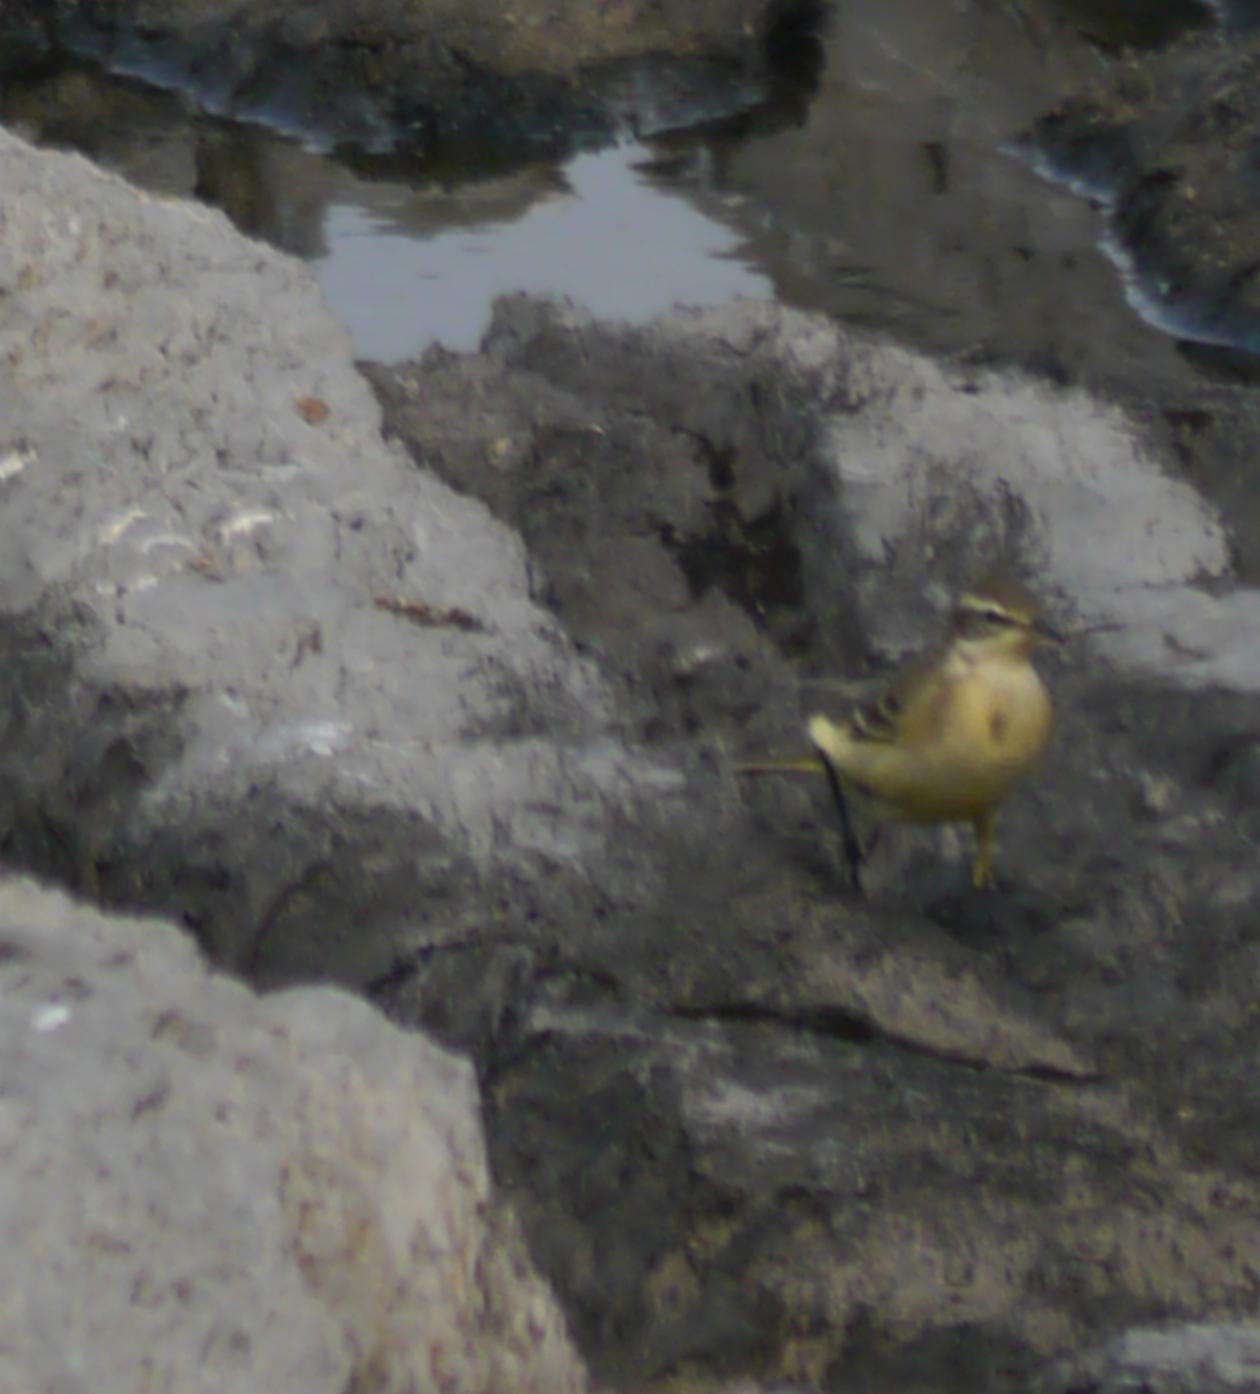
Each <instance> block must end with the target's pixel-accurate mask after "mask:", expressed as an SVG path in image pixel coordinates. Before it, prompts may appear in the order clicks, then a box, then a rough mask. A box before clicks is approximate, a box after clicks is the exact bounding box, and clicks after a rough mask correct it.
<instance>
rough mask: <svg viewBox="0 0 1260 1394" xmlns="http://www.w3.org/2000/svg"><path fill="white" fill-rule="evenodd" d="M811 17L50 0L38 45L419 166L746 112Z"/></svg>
mask: <svg viewBox="0 0 1260 1394" xmlns="http://www.w3.org/2000/svg"><path fill="white" fill-rule="evenodd" d="M817 9H818V7H817V5H816V4H815V3H814V2H813V0H704V2H703V3H685V4H684V3H671V4H666V5H661V4H658V3H649V2H648V0H634V3H631V4H626V5H621V6H619V7H618V8H617V9H616V11H615V12H610V11H609V10H608V9H607V8H605V9H592V8H591V7H590V6H589V5H586V4H582V3H580V0H566V3H563V4H559V5H557V4H553V3H546V4H541V3H537V2H536V0H518V3H515V4H512V5H509V6H504V5H502V4H500V3H497V0H493V2H490V3H481V0H478V2H477V3H462V0H461V3H449V0H427V3H424V4H409V5H399V4H397V3H393V0H382V3H379V4H363V3H356V4H352V5H351V4H344V3H338V0H329V2H328V3H326V4H322V5H316V6H312V5H302V6H297V7H295V6H293V5H291V4H288V3H286V2H285V0H274V2H273V3H266V4H248V5H243V4H237V5H231V6H227V7H225V6H223V5H220V4H206V3H204V0H139V3H136V2H135V0H58V3H57V4H55V5H50V6H46V7H44V10H43V13H42V16H41V18H40V20H39V28H38V30H37V33H38V34H39V35H42V36H43V37H44V38H45V40H46V41H47V43H48V45H49V46H50V47H51V46H54V45H55V46H59V47H63V48H66V49H69V50H70V51H72V52H76V53H79V54H85V55H89V54H90V55H92V56H94V57H96V58H99V59H100V60H102V61H104V62H105V63H107V64H108V65H109V66H111V67H114V68H117V69H119V70H121V71H124V72H133V73H141V74H143V75H144V76H146V77H147V78H149V79H150V80H151V81H155V82H158V83H160V84H162V85H165V86H176V87H179V88H181V89H182V90H185V91H188V92H190V93H192V94H193V95H195V96H196V97H197V99H198V100H199V101H200V102H201V103H202V104H204V105H206V106H208V107H209V108H210V109H212V110H214V111H217V112H221V113H225V114H231V115H234V116H237V117H241V118H245V119H250V120H262V121H265V122H267V123H269V124H278V125H280V126H283V127H286V128H292V129H297V130H300V131H302V132H304V133H306V134H308V135H316V136H319V137H322V138H323V139H326V140H330V141H333V142H343V141H344V142H347V143H352V144H355V145H364V146H367V147H369V148H372V147H375V148H381V147H388V146H392V145H396V144H405V145H407V146H408V147H409V148H411V149H412V150H413V151H418V152H421V153H422V154H423V155H424V156H425V158H427V159H429V160H434V159H437V158H439V156H440V153H441V150H442V149H445V148H446V147H452V146H453V147H466V146H468V145H469V144H470V143H473V144H476V143H481V142H484V141H486V140H488V139H495V140H496V141H498V142H499V143H501V144H504V145H520V144H524V145H529V146H534V147H538V146H543V147H556V148H568V147H569V146H570V145H571V144H573V143H574V142H575V141H578V142H580V140H581V139H582V138H583V136H585V137H586V138H588V139H589V138H607V137H608V135H609V134H610V133H611V132H612V131H613V130H615V129H617V128H618V127H619V126H620V125H623V124H630V125H633V126H634V127H636V128H638V129H641V130H643V129H660V128H663V127H667V126H670V125H678V124H686V123H687V122H688V121H694V120H696V119H698V118H699V117H700V116H702V115H704V116H712V115H714V114H717V110H718V107H719V106H721V105H722V104H725V107H726V110H728V111H729V110H734V109H740V108H744V107H747V106H750V105H755V104H756V103H757V102H758V101H759V100H761V99H762V98H763V97H764V95H765V91H766V82H767V80H768V62H769V59H770V56H771V49H772V48H773V47H774V45H775V44H776V43H781V42H782V36H783V35H784V34H785V33H787V32H790V31H794V30H797V29H800V28H802V27H809V26H811V25H812V24H813V23H815V22H816V19H817ZM32 24H33V21H32V19H31V17H30V12H29V11H28V10H26V9H22V8H21V7H19V8H18V9H17V10H16V11H14V12H13V13H11V14H10V13H8V12H7V11H6V12H0V36H5V35H11V36H12V37H13V38H14V39H17V38H19V37H21V36H22V35H27V34H29V32H30V31H31V29H32ZM649 74H650V75H651V81H650V82H649V83H647V84H645V82H644V78H645V77H646V76H648V75H649ZM645 86H650V87H651V89H652V92H651V95H650V96H648V95H647V94H646V92H645ZM448 153H450V152H448ZM452 163H458V160H457V158H454V157H452Z"/></svg>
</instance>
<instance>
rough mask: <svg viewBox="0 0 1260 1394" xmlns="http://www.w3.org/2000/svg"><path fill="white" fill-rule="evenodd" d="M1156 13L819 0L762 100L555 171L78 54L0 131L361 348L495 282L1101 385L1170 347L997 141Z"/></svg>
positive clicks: (1070, 214) (1083, 226) (383, 356)
mask: <svg viewBox="0 0 1260 1394" xmlns="http://www.w3.org/2000/svg"><path fill="white" fill-rule="evenodd" d="M1164 8H1165V10H1166V12H1167V13H1166V15H1165V17H1164V19H1162V20H1161V21H1160V23H1161V25H1162V26H1163V27H1162V28H1161V29H1160V30H1159V31H1157V32H1154V31H1153V32H1151V33H1144V32H1141V31H1135V30H1134V28H1133V25H1134V19H1133V14H1132V10H1133V7H1132V6H1123V5H1122V6H1114V5H1113V6H1110V7H1109V6H1107V5H1105V4H1102V5H1099V4H1091V5H1083V4H1081V3H1079V0H1059V3H1057V4H1054V3H1038V4H1036V5H1031V4H1022V3H1018V0H1008V2H1007V3H1001V4H996V3H992V0H957V3H953V4H949V5H941V4H940V3H939V0H846V3H844V4H837V5H835V6H833V8H832V19H831V22H830V25H829V28H828V30H827V31H826V33H825V34H824V36H823V42H822V43H820V44H817V45H816V50H817V52H816V57H815V60H814V61H813V62H812V63H802V64H800V69H801V71H800V72H799V73H798V74H794V75H792V76H791V79H790V80H788V81H785V82H784V83H782V84H781V89H782V90H780V91H778V93H777V95H776V96H775V97H774V98H772V99H771V100H769V101H768V102H766V103H765V104H764V105H763V107H762V108H761V109H758V110H756V111H753V112H751V113H746V114H745V115H743V116H741V117H738V118H734V119H729V118H728V119H726V120H724V121H712V122H710V123H708V124H707V125H701V126H698V127H696V128H693V129H690V130H684V131H677V132H673V133H668V132H662V133H660V134H658V135H657V136H655V137H654V138H653V139H651V140H643V141H642V142H640V143H622V144H619V145H615V146H612V147H610V148H604V149H602V150H579V151H577V152H576V153H574V154H572V156H571V157H570V158H568V159H561V158H556V157H554V156H551V157H546V158H538V159H535V160H532V161H530V160H522V159H520V158H511V159H509V158H508V157H505V155H504V153H503V152H501V151H497V152H496V151H494V150H487V151H485V152H481V153H480V154H478V155H477V156H476V157H474V158H470V159H469V161H468V163H467V166H466V167H462V168H460V169H458V170H452V169H450V168H449V167H448V168H445V169H442V170H435V169H432V168H427V167H426V166H425V165H424V164H423V162H422V161H420V160H419V159H418V158H409V157H408V155H407V153H406V152H405V151H399V152H396V153H394V154H392V155H369V154H366V153H364V152H353V151H351V152H342V153H341V154H340V155H332V154H329V153H327V152H325V151H320V150H317V149H314V148H311V147H309V146H306V145H304V144H303V143H302V142H301V141H300V140H298V139H295V138H293V137H291V136H286V135H283V134H280V133H277V132H273V131H268V130H265V129H263V128H261V127H259V126H257V125H250V124H246V123H241V122H234V121H232V120H230V119H228V118H225V117H223V116H221V115H210V114H208V113H205V112H203V111H199V110H197V109H196V108H195V107H194V106H193V105H192V104H191V103H190V102H189V101H187V100H186V99H185V98H183V97H181V96H180V95H179V94H177V93H172V92H168V91H163V90H161V89H160V88H159V87H157V86H154V85H152V84H146V83H145V82H143V81H141V80H138V79H136V78H123V77H119V76H111V75H108V74H106V73H103V72H101V71H100V70H98V69H94V68H92V67H91V66H89V65H86V64H74V63H71V64H66V65H64V66H62V67H60V68H58V69H55V70H47V71H44V72H42V73H40V74H37V75H32V76H30V77H28V78H25V79H22V80H21V81H17V82H9V83H7V84H5V85H4V86H3V87H0V121H3V122H4V123H5V124H6V125H9V126H11V127H13V128H15V129H17V130H18V131H19V132H21V133H23V134H26V135H27V136H28V137H30V138H32V139H35V140H38V141H42V142H44V143H47V144H52V145H59V146H65V147H71V148H77V149H80V150H83V151H84V152H85V153H88V154H89V155H91V156H92V158H94V159H96V160H97V161H98V162H100V163H102V164H104V165H106V166H109V167H112V168H115V169H117V170H119V171H120V172H122V173H123V174H125V175H126V176H127V177H128V178H130V179H132V180H133V181H135V182H137V183H139V184H141V185H143V186H145V187H149V188H152V189H156V190H159V191H161V192H165V193H170V194H177V195H185V196H196V197H200V198H203V199H205V200H207V201H209V202H212V203H215V204H218V205H219V206H220V207H222V208H224V209H225V210H226V211H227V213H228V214H229V216H230V217H232V219H233V220H234V221H235V222H236V223H237V224H238V226H240V227H241V228H242V229H243V230H244V231H246V232H248V233H251V234H252V235H254V236H257V237H260V238H263V239H265V240H267V241H270V242H272V243H274V244H276V245H278V246H280V247H282V248H284V249H285V250H288V251H291V252H293V253H294V254H296V255H298V256H301V257H303V258H305V259H306V260H307V261H309V262H310V264H311V265H312V267H313V269H314V272H315V274H316V276H317V277H318V278H319V281H320V283H321V285H322V286H323V288H324V290H325V293H326V295H327V297H328V300H329V302H330V304H331V305H332V307H333V309H334V311H335V312H336V313H337V315H338V316H339V317H340V318H341V319H342V320H343V321H344V323H345V324H346V325H347V326H348V327H349V329H350V332H351V334H352V335H353V339H354V344H355V349H356V352H357V353H358V354H360V355H361V356H363V357H368V358H375V359H380V360H385V361H394V360H398V359H402V358H405V357H407V356H410V355H412V354H415V353H416V352H418V351H420V350H422V349H423V348H424V347H425V346H426V345H427V344H429V343H432V342H433V341H435V340H437V341H440V342H442V343H444V344H446V345H447V346H449V347H451V348H455V349H466V348H471V347H473V346H474V345H475V344H476V342H477V339H478V336H479V335H480V333H481V332H482V329H483V328H484V326H485V324H486V320H487V317H488V313H489V306H490V303H491V301H492V300H493V298H494V296H495V295H497V294H499V293H502V292H504V291H510V290H521V289H525V290H533V291H545V292H551V293H555V294H561V295H568V296H571V297H573V298H574V299H575V300H578V301H580V302H581V303H583V304H585V305H586V306H588V307H589V308H590V309H592V310H593V311H595V312H596V313H598V314H601V315H606V316H612V317H620V318H627V319H644V318H647V317H649V316H651V315H653V314H655V313H657V312H658V311H660V310H661V309H663V308H665V307H666V306H668V305H670V304H674V303H679V302H681V303H686V304H701V303H712V302H714V301H722V300H725V299H727V298H729V297H731V296H734V295H740V294H751V295H774V296H777V297H778V298H779V299H781V300H784V301H787V302H789V303H792V304H794V305H798V306H800V307H803V308H807V309H820V310H824V311H826V312H828V313H831V314H833V315H836V316H838V317H840V318H842V319H844V320H846V321H847V322H850V323H860V324H864V325H868V326H873V327H875V328H877V329H882V330H888V331H890V332H893V333H895V334H896V335H897V336H898V337H901V338H904V339H906V340H908V341H910V342H914V343H917V344H919V345H921V346H923V347H925V348H928V349H930V350H932V351H935V352H947V353H951V354H959V353H962V354H967V355H971V356H973V357H982V358H986V359H989V360H1000V361H1010V362H1015V363H1020V364H1024V365H1027V366H1030V367H1033V368H1034V369H1038V370H1048V371H1050V372H1052V373H1053V374H1055V375H1056V376H1061V375H1065V374H1066V375H1067V376H1069V377H1072V378H1075V379H1079V380H1084V381H1089V382H1091V383H1093V384H1094V385H1102V386H1103V387H1106V386H1108V385H1109V384H1112V383H1115V384H1118V385H1120V386H1124V385H1126V384H1132V383H1133V382H1135V381H1140V382H1149V381H1152V380H1159V379H1160V378H1161V377H1166V376H1167V375H1169V374H1171V373H1174V372H1175V373H1181V372H1182V371H1183V370H1184V363H1181V362H1176V361H1174V359H1173V356H1172V355H1173V353H1174V349H1173V346H1172V340H1170V339H1169V338H1168V336H1167V335H1165V334H1158V333H1154V332H1153V331H1152V328H1151V326H1150V325H1149V324H1147V323H1146V322H1144V321H1143V319H1142V316H1141V314H1140V313H1138V312H1137V311H1138V310H1140V309H1141V305H1140V301H1136V297H1134V296H1132V295H1128V296H1126V286H1125V280H1124V277H1123V276H1122V275H1119V274H1117V269H1116V267H1115V265H1114V263H1113V261H1112V260H1111V259H1109V257H1108V256H1107V254H1106V251H1105V249H1104V246H1103V242H1104V234H1105V231H1106V228H1105V220H1104V218H1103V215H1102V213H1101V212H1100V210H1099V208H1098V206H1097V205H1096V204H1091V203H1090V202H1089V201H1088V200H1087V199H1085V198H1082V197H1080V196H1079V195H1078V194H1077V193H1075V192H1073V191H1071V190H1069V189H1066V188H1063V187H1060V186H1056V185H1053V184H1052V183H1050V182H1049V181H1047V180H1046V179H1044V178H1041V177H1039V176H1038V174H1037V173H1036V172H1035V171H1034V170H1033V169H1032V168H1031V167H1030V165H1029V164H1028V162H1027V161H1025V160H1024V159H1022V158H1019V157H1017V156H1016V155H1015V154H1013V153H1012V149H1013V146H1012V142H1013V141H1014V140H1015V138H1017V137H1018V136H1019V134H1020V133H1021V131H1023V130H1026V129H1027V127H1028V126H1029V125H1030V124H1031V122H1032V121H1033V120H1034V119H1035V117H1036V116H1037V115H1038V114H1039V113H1040V112H1041V111H1043V110H1044V109H1045V108H1046V107H1047V106H1048V105H1050V104H1051V103H1052V102H1053V101H1054V100H1056V98H1057V97H1058V96H1059V95H1060V94H1061V93H1062V92H1063V91H1065V90H1072V89H1073V88H1076V87H1079V86H1082V85H1084V84H1086V83H1088V82H1090V81H1091V80H1093V79H1095V78H1097V77H1098V76H1099V75H1100V74H1105V73H1106V72H1107V70H1108V68H1109V67H1110V65H1111V64H1113V63H1114V62H1116V61H1118V56H1119V53H1120V48H1119V45H1121V44H1122V43H1133V42H1139V41H1143V40H1145V41H1151V42H1154V41H1157V40H1163V39H1166V38H1167V37H1169V33H1168V32H1165V31H1169V30H1170V27H1172V28H1175V27H1176V25H1177V24H1181V23H1185V22H1190V21H1191V20H1192V19H1193V17H1194V15H1195V14H1196V13H1198V12H1199V11H1198V10H1196V8H1195V7H1194V6H1190V7H1189V8H1187V7H1186V6H1182V7H1178V6H1176V5H1172V6H1168V7H1164ZM1182 11H1184V15H1182V14H1181V12H1182ZM1109 13H1111V14H1112V15H1113V18H1111V19H1109V18H1108V14H1109ZM1169 15H1180V16H1181V17H1178V18H1176V20H1175V22H1174V20H1172V19H1169V18H1168V16H1169ZM1135 302H1136V303H1137V309H1136V310H1135Z"/></svg>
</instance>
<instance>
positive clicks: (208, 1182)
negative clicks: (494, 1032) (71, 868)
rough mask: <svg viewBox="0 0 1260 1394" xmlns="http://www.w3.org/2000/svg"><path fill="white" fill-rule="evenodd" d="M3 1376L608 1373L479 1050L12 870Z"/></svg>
mask: <svg viewBox="0 0 1260 1394" xmlns="http://www.w3.org/2000/svg"><path fill="white" fill-rule="evenodd" d="M0 982H2V984H3V990H2V991H0V1039H2V1040H3V1050H2V1051H0V1099H2V1100H3V1110H2V1111H0V1155H3V1158H4V1167H3V1169H2V1172H0V1176H2V1178H3V1179H2V1181H0V1235H3V1244H4V1250H5V1253H6V1254H7V1255H8V1262H7V1264H6V1268H5V1281H4V1284H3V1300H0V1384H2V1385H3V1387H4V1388H6V1389H12V1390H18V1389H25V1390H35V1389H53V1388H57V1389H71V1388H76V1389H77V1388H80V1387H86V1386H87V1385H88V1384H90V1386H91V1387H92V1388H93V1389H96V1390H99V1391H101V1392H102V1394H112V1392H113V1391H123V1390H132V1389H136V1388H139V1387H153V1388H178V1389H181V1390H188V1391H197V1390H207V1391H209V1390H216V1391H217V1390H223V1389H227V1388H231V1389H267V1390H274V1391H277V1394H282V1391H288V1390H292V1391H295V1394H296V1391H301V1394H318V1391H323V1390H327V1391H329V1394H341V1391H344V1390H345V1389H347V1388H351V1387H354V1388H361V1387H362V1388H366V1387H368V1386H370V1387H372V1388H373V1389H380V1390H404V1389H420V1388H436V1387H438V1386H439V1385H440V1386H441V1387H442V1388H443V1389H450V1390H459V1391H469V1394H472V1392H473V1391H488V1390H492V1389H505V1388H511V1389H514V1390H521V1391H527V1390H535V1391H538V1394H544V1392H545V1394H553V1391H573V1394H577V1391H580V1390H583V1389H585V1388H586V1381H585V1377H584V1375H583V1372H582V1369H581V1366H580V1363H579V1362H578V1360H577V1358H576V1357H575V1355H574V1354H573V1351H572V1348H571V1347H570V1345H569V1341H568V1337H567V1335H566V1333H565V1329H564V1323H563V1320H562V1318H561V1317H560V1315H559V1312H558V1310H557V1309H556V1306H555V1303H554V1301H553V1300H552V1298H551V1296H550V1294H549V1293H548V1292H547V1290H546V1288H545V1287H544V1286H543V1285H542V1284H541V1282H540V1281H539V1280H538V1278H537V1276H536V1275H535V1274H534V1273H533V1271H532V1270H531V1268H530V1266H529V1263H528V1260H527V1259H526V1258H525V1256H524V1253H523V1250H522V1247H521V1243H520V1240H519V1237H518V1236H517V1233H516V1230H515V1227H514V1222H513V1220H512V1218H511V1216H510V1215H508V1214H506V1213H505V1212H503V1211H502V1210H501V1209H500V1208H499V1207H498V1206H496V1205H494V1204H493V1203H492V1201H491V1198H490V1188H489V1179H488V1176H487V1174H486V1167H485V1157H484V1151H483V1146H482V1140H481V1135H480V1125H479V1121H478V1105H477V1093H476V1083H475V1079H474V1077H473V1073H472V1071H471V1069H470V1068H469V1066H468V1064H467V1062H466V1061H463V1060H461V1059H459V1058H457V1057H455V1056H453V1055H450V1054H448V1053H447V1052H445V1051H443V1050H440V1049H439V1048H438V1047H436V1046H434V1045H432V1044H431V1043H429V1042H428V1041H426V1040H425V1039H423V1038H422V1037H419V1036H416V1035H410V1034H406V1033H404V1032H402V1031H400V1030H398V1029H397V1028H396V1027H393V1026H391V1025H389V1024H388V1023H387V1022H385V1021H384V1020H383V1019H382V1018H381V1017H380V1016H379V1015H378V1014H377V1013H376V1012H374V1011H373V1010H372V1009H371V1008H370V1007H369V1006H367V1005H366V1004H365V1003H363V1002H361V1001H358V1000H356V999H355V998H353V997H351V996H350V995H348V994H346V993H343V992H339V991H335V990H333V989H330V988H312V989H301V990H295V991H292V992H287V993H281V994H278V995H276V996H273V997H270V998H263V999H260V998H257V997H255V996H254V995H253V994H252V993H251V992H249V991H248V990H247V989H246V988H244V987H242V986H240V985H239V984H237V983H234V982H232V981H230V980H229V979H227V978H224V977H222V976H219V975H217V974H213V973H211V972H209V971H208V970H207V969H206V968H205V966H204V965H203V964H202V963H201V961H200V959H199V957H198V955H197V953H196V952H195V950H194V949H193V948H192V946H191V944H190V943H189V942H188V939H187V937H186V936H185V935H183V934H180V933H179V932H177V931H176V930H175V929H174V928H173V927H172V926H170V925H167V924H163V923H161V922H160V921H157V920H140V919H124V918H120V917H106V916H104V915H101V914H98V913H96V912H94V911H92V910H90V909H88V908H86V907H84V906H82V905H78V904H76V903H74V902H72V901H70V900H69V899H67V898H66V897H65V896H63V895H59V894H54V893H52V892H49V891H47V890H44V889H41V888H40V887H38V886H36V885H35V884H34V883H32V882H29V881H21V880H15V879H12V878H9V879H6V880H4V881H3V882H0Z"/></svg>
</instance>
